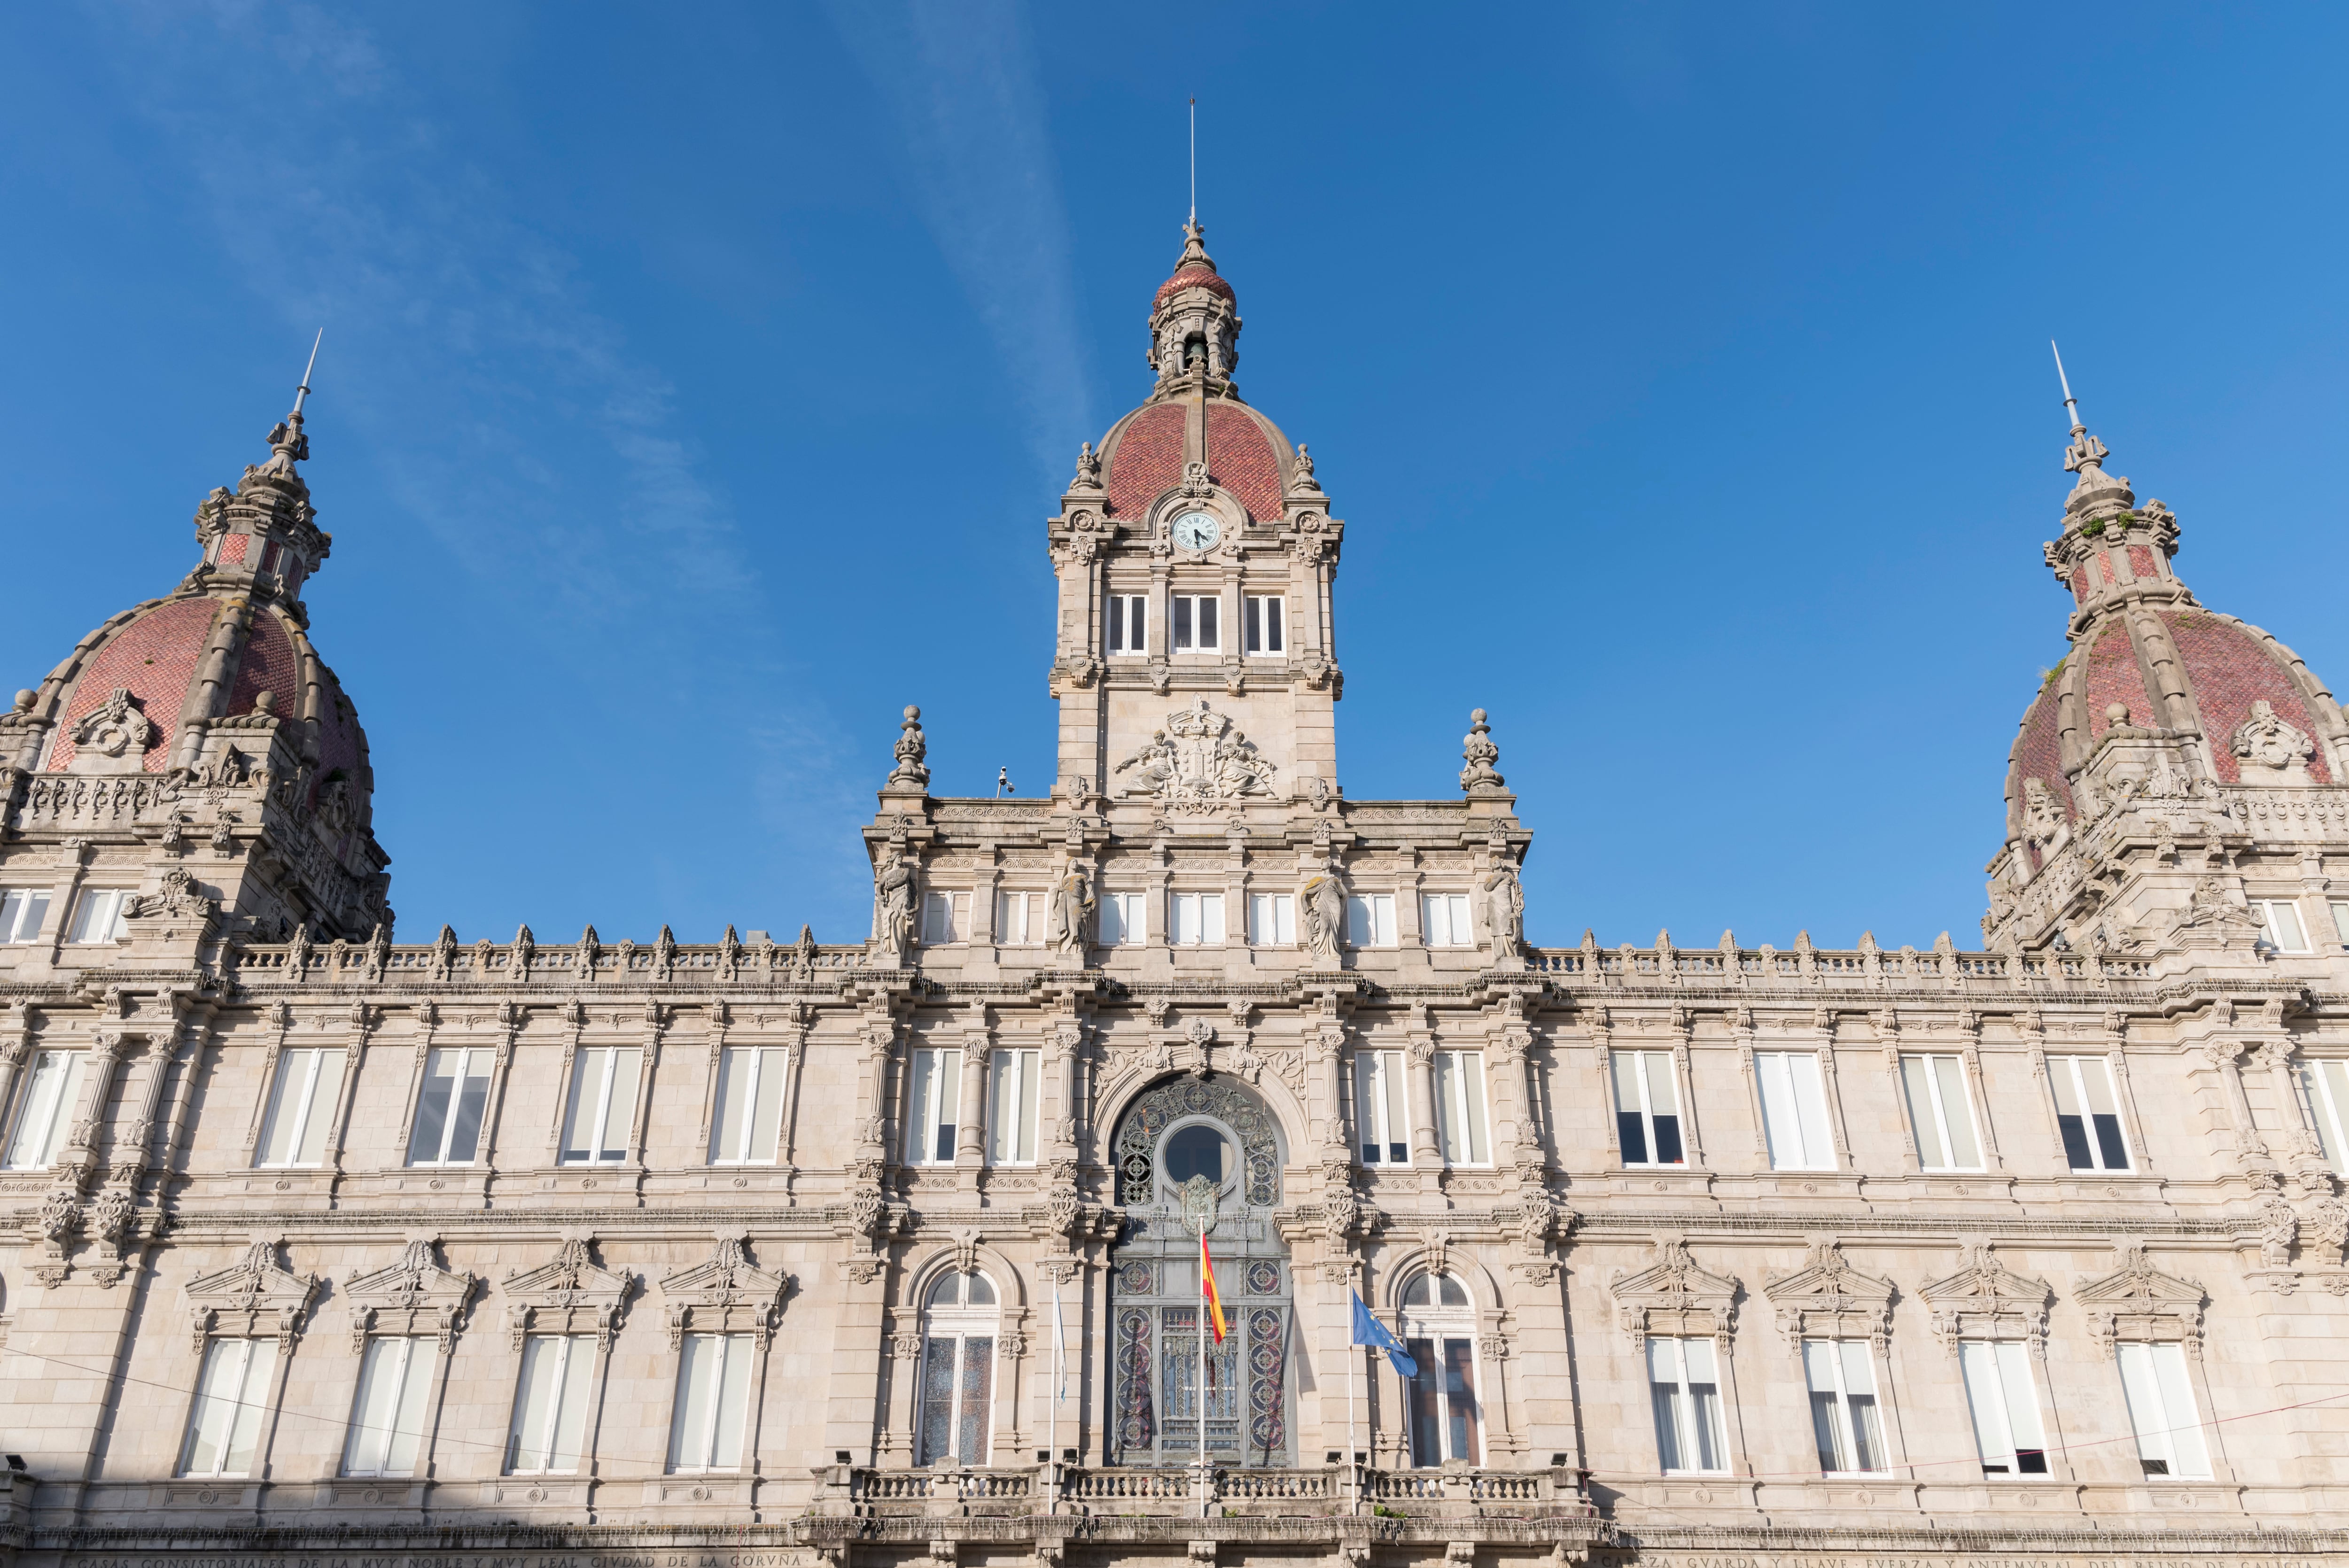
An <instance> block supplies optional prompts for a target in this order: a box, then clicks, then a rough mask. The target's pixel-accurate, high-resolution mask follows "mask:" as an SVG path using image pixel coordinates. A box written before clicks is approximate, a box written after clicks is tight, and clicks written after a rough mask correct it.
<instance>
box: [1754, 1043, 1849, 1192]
mask: <svg viewBox="0 0 2349 1568" xmlns="http://www.w3.org/2000/svg"><path fill="white" fill-rule="evenodd" d="M1754 1078H1756V1079H1757V1080H1758V1081H1759V1082H1760V1084H1761V1086H1762V1129H1763V1132H1764V1136H1766V1137H1767V1138H1768V1140H1769V1143H1770V1169H1771V1170H1773V1171H1832V1170H1834V1169H1835V1168H1836V1154H1835V1144H1834V1142H1833V1140H1830V1139H1829V1138H1828V1137H1827V1096H1826V1088H1825V1087H1824V1086H1823V1085H1822V1083H1821V1081H1820V1078H1819V1058H1818V1053H1817V1052H1816V1051H1756V1052H1754Z"/></svg>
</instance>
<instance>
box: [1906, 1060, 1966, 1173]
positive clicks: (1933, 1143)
mask: <svg viewBox="0 0 2349 1568" xmlns="http://www.w3.org/2000/svg"><path fill="white" fill-rule="evenodd" d="M1900 1084H1901V1087H1902V1088H1904V1089H1906V1090H1907V1091H1908V1097H1909V1126H1910V1127H1912V1128H1914V1129H1915V1130H1916V1133H1917V1159H1918V1161H1919V1163H1920V1164H1921V1165H1923V1166H1924V1168H1925V1169H1926V1170H1928V1171H1979V1170H1981V1169H1982V1142H1981V1140H1979V1139H1977V1138H1976V1137H1975V1136H1974V1114H1973V1106H1972V1103H1971V1101H1970V1100H1969V1099H1968V1098H1967V1096H1966V1067H1965V1063H1964V1062H1963V1061H1961V1060H1960V1059H1959V1058H1958V1057H1901V1058H1900Z"/></svg>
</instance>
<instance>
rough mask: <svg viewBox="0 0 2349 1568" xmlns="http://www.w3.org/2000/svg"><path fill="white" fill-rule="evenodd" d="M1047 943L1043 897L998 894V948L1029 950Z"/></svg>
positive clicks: (996, 920) (1026, 894)
mask: <svg viewBox="0 0 2349 1568" xmlns="http://www.w3.org/2000/svg"><path fill="white" fill-rule="evenodd" d="M1043 940H1044V895H1043V894H1042V893H1040V892H999V893H997V894H996V895H995V941H996V945H998V946H999V947H1028V946H1032V945H1035V944H1040V943H1041V942H1042V941H1043Z"/></svg>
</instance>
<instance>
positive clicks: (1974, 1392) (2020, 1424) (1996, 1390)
mask: <svg viewBox="0 0 2349 1568" xmlns="http://www.w3.org/2000/svg"><path fill="white" fill-rule="evenodd" d="M1958 1366H1959V1368H1960V1369H1961V1371H1963V1372H1964V1374H1965V1379H1966V1404H1967V1406H1968V1408H1971V1410H1972V1412H1973V1418H1974V1447H1975V1448H1976V1449H1978V1450H1980V1452H1981V1454H1982V1473H1983V1474H1985V1475H2045V1474H2046V1473H2047V1439H2046V1438H2045V1437H2044V1436H2043V1435H2042V1434H2041V1429H2040V1426H2039V1394H2038V1390H2037V1389H2036V1388H2035V1387H2033V1384H2032V1381H2031V1353H2030V1352H2029V1351H2028V1350H2026V1349H2024V1348H2023V1342H2022V1341H2021V1340H2019V1339H1963V1340H1960V1341H1959V1342H1958Z"/></svg>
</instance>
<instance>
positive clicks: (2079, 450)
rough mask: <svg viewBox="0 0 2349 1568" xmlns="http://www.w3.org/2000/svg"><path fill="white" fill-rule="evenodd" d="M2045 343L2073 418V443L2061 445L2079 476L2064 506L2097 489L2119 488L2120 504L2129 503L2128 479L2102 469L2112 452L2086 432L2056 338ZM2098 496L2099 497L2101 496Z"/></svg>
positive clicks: (2075, 504) (2066, 467)
mask: <svg viewBox="0 0 2349 1568" xmlns="http://www.w3.org/2000/svg"><path fill="white" fill-rule="evenodd" d="M2047 347H2048V350H2049V351H2050V352H2051V353H2053V354H2054V356H2055V383H2056V385H2057V386H2059V387H2063V388H2064V412H2065V414H2066V415H2068V416H2069V417H2070V418H2071V422H2072V427H2071V430H2072V443H2071V445H2069V446H2067V447H2065V448H2064V471H2065V472H2066V473H2075V474H2077V475H2079V476H2080V482H2079V483H2077V484H2075V485H2074V486H2073V487H2072V499H2071V500H2069V501H2067V502H2065V503H2064V504H2065V507H2066V508H2067V510H2072V509H2077V508H2078V507H2080V506H2081V505H2083V504H2084V502H2085V499H2086V498H2089V497H2092V496H2097V492H2100V491H2104V490H2118V491H2120V492H2121V504H2122V505H2123V506H2127V505H2128V504H2129V500H2130V499H2131V498H2130V496H2129V494H2128V480H2116V479H2115V478H2114V477H2113V476H2112V475H2110V474H2107V473H2106V472H2105V459H2106V458H2107V457H2109V456H2111V455H2112V454H2111V453H2110V451H2109V450H2108V449H2106V446H2105V444H2104V442H2102V441H2100V440H2098V439H2096V438H2095V437H2094V436H2092V435H2090V434H2088V427H2087V425H2086V424H2085V422H2084V421H2083V420H2082V419H2081V418H2080V402H2079V399H2078V398H2076V397H2073V396H2072V378H2071V377H2068V376H2066V375H2064V351H2063V350H2062V349H2060V348H2057V347H2056V346H2055V340H2054V338H2052V337H2051V338H2049V339H2048V340H2047ZM2097 499H2098V500H2102V499H2103V498H2101V497H2097Z"/></svg>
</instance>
